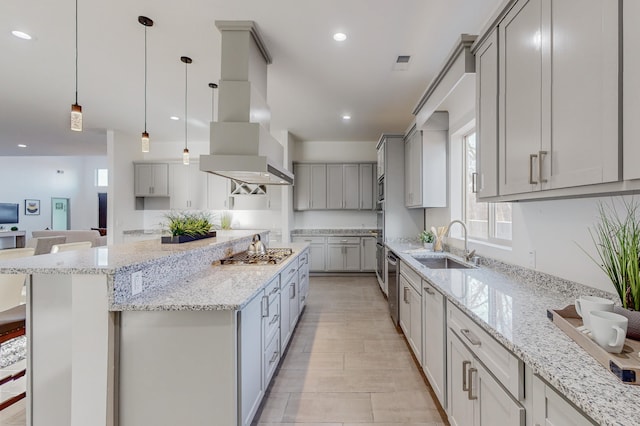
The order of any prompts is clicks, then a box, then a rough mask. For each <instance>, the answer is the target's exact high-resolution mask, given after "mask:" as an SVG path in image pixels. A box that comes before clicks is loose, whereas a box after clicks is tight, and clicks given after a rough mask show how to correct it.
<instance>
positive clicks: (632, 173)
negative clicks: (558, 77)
mask: <svg viewBox="0 0 640 426" xmlns="http://www.w3.org/2000/svg"><path fill="white" fill-rule="evenodd" d="M623 9H624V16H623V17H622V20H623V22H622V31H623V38H624V40H625V41H627V40H628V42H625V43H623V72H622V75H623V82H622V85H623V87H624V96H623V98H622V102H623V105H622V108H623V117H622V122H623V140H624V156H623V161H624V164H623V170H624V173H623V176H624V179H625V180H630V179H640V167H638V164H637V163H638V158H640V143H638V135H640V120H638V117H640V78H638V70H639V69H640V50H638V48H637V44H636V43H635V42H634V41H635V40H637V37H638V30H637V25H638V22H640V2H639V1H636V0H626V1H625V2H624V6H623Z"/></svg>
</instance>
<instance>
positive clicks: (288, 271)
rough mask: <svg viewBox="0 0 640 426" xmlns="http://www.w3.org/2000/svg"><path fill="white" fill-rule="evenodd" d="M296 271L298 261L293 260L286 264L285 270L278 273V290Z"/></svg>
mask: <svg viewBox="0 0 640 426" xmlns="http://www.w3.org/2000/svg"><path fill="white" fill-rule="evenodd" d="M297 270H298V259H297V258H296V259H294V260H293V262H291V263H290V264H288V265H287V266H286V268H285V269H283V270H282V272H280V288H282V286H283V285H285V284H286V283H287V282H288V281H289V280H290V279H291V277H292V276H294V275H295V273H296V271H297Z"/></svg>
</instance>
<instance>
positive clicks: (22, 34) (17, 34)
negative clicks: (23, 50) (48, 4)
mask: <svg viewBox="0 0 640 426" xmlns="http://www.w3.org/2000/svg"><path fill="white" fill-rule="evenodd" d="M11 34H13V35H14V36H15V37H18V38H21V39H23V40H31V39H32V37H31V36H30V35H29V34H27V33H25V32H22V31H18V30H13V31H11Z"/></svg>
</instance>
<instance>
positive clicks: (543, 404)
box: [532, 376, 594, 426]
mask: <svg viewBox="0 0 640 426" xmlns="http://www.w3.org/2000/svg"><path fill="white" fill-rule="evenodd" d="M532 399H533V414H532V420H533V423H534V424H535V425H541V426H542V425H553V426H591V425H593V424H594V423H593V422H592V421H591V420H590V419H588V418H587V417H585V416H584V415H583V414H582V413H581V412H580V411H578V410H577V409H576V408H574V406H573V405H571V404H569V403H568V402H567V401H566V400H565V399H564V398H563V397H562V396H560V394H559V393H558V392H556V391H555V389H553V388H552V387H551V386H549V385H547V384H546V383H545V382H543V381H542V380H541V379H540V378H539V377H537V376H534V378H533V398H532Z"/></svg>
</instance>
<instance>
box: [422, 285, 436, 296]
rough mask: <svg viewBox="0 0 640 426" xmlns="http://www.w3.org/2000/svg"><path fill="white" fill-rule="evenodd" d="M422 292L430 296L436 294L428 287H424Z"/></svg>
mask: <svg viewBox="0 0 640 426" xmlns="http://www.w3.org/2000/svg"><path fill="white" fill-rule="evenodd" d="M424 291H425V292H426V293H427V294H430V295H431V296H433V295H434V294H436V292H435V291H433V290H431V289H430V288H429V287H424Z"/></svg>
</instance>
